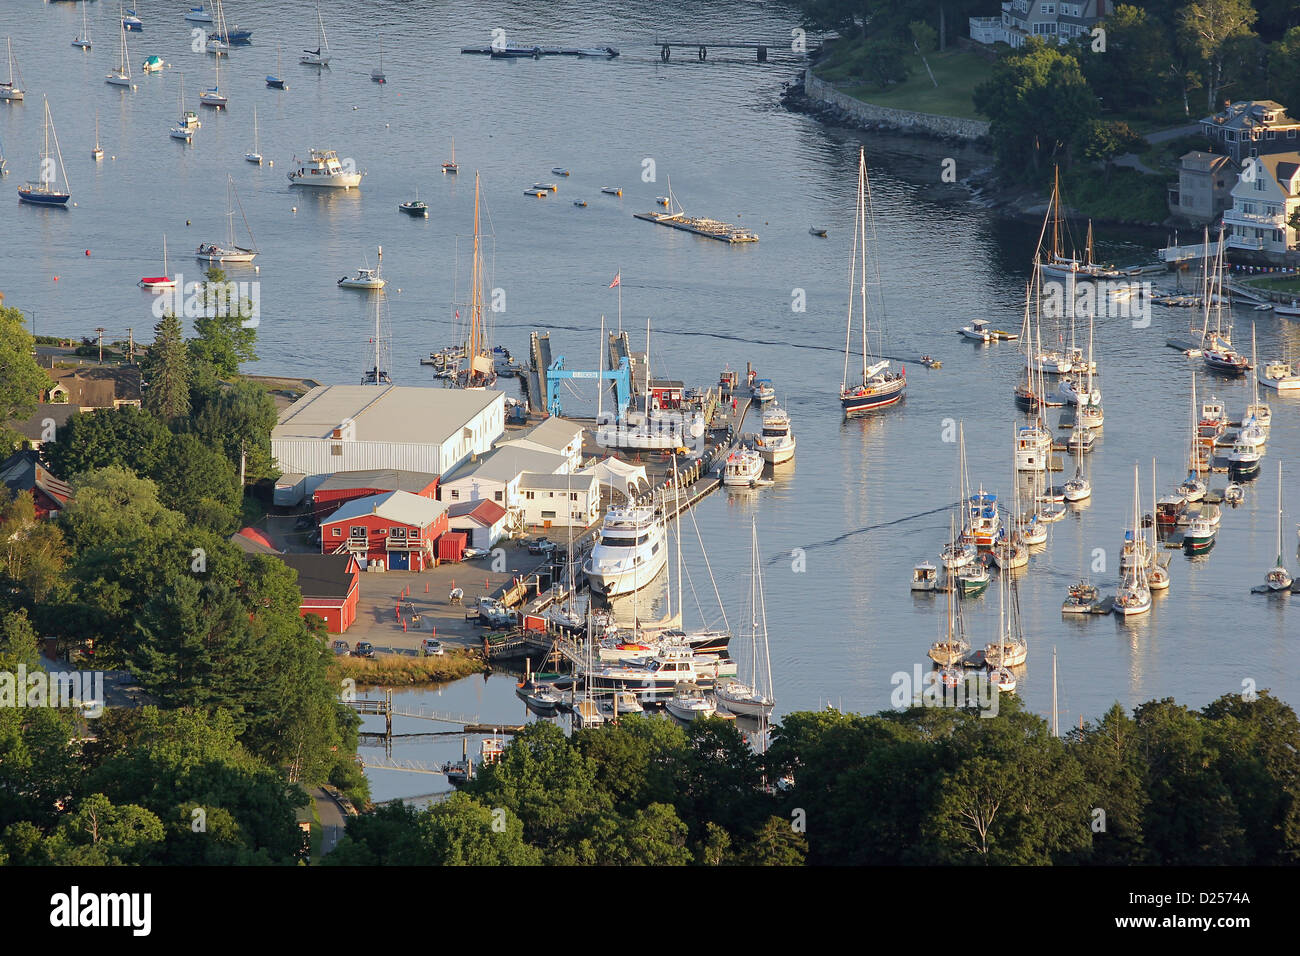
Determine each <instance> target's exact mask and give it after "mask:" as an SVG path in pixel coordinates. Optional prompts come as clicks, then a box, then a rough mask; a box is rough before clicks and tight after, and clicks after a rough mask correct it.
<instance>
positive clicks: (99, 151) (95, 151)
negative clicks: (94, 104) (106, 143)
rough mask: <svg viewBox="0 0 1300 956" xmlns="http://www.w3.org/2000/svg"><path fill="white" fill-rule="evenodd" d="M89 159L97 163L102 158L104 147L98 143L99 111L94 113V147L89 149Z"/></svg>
mask: <svg viewBox="0 0 1300 956" xmlns="http://www.w3.org/2000/svg"><path fill="white" fill-rule="evenodd" d="M90 158H91V159H93V160H94V161H95V162H99V161H100V160H101V159H103V158H104V147H103V146H102V145H101V144H100V142H99V111H98V110H96V112H95V145H94V146H92V147H91V148H90Z"/></svg>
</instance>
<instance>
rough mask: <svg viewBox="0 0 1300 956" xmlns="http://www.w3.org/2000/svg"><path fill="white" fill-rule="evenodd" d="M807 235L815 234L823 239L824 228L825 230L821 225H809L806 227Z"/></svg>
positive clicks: (824, 236) (824, 235) (824, 234)
mask: <svg viewBox="0 0 1300 956" xmlns="http://www.w3.org/2000/svg"><path fill="white" fill-rule="evenodd" d="M808 235H810V236H816V237H817V238H819V239H825V238H826V230H825V229H824V228H823V227H821V226H809V227H808Z"/></svg>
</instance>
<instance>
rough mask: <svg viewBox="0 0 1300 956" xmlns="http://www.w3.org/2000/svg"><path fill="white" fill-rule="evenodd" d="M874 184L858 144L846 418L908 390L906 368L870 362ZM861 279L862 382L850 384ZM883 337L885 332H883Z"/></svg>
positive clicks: (843, 388)
mask: <svg viewBox="0 0 1300 956" xmlns="http://www.w3.org/2000/svg"><path fill="white" fill-rule="evenodd" d="M870 205H871V187H870V185H869V183H868V182H867V153H866V150H865V149H863V148H861V147H859V148H858V205H857V215H856V216H855V217H854V221H853V257H852V258H851V259H850V264H849V319H848V324H847V326H846V327H845V330H844V378H843V380H842V382H841V383H840V406H841V408H842V409H843V410H844V416H845V417H846V418H849V417H852V416H855V415H864V414H867V413H868V412H873V411H876V410H877V409H880V408H886V407H888V406H890V405H893V404H895V403H897V402H898V401H899V400H900V399H901V398H902V397H903V395H904V393H905V392H906V390H907V370H906V369H900V370H899V371H897V372H893V371H890V369H889V360H888V359H881V360H880V361H878V362H874V363H870V364H868V355H869V349H868V343H867V242H868V240H872V241H874V240H875V237H876V223H875V216H874V213H872V215H871V220H870V221H871V235H870V236H868V235H867V222H868V212H869V207H870ZM872 265H873V266H874V267H875V269H874V271H875V274H876V287H877V288H879V287H880V266H879V263H878V262H877V261H876V258H875V256H874V255H873V257H872ZM855 278H856V279H857V280H858V283H859V285H858V295H859V299H860V302H861V318H862V383H861V384H860V385H859V384H854V385H850V384H849V352H850V347H851V340H852V337H853V291H854V290H853V284H854V280H855ZM881 335H882V337H883V333H881Z"/></svg>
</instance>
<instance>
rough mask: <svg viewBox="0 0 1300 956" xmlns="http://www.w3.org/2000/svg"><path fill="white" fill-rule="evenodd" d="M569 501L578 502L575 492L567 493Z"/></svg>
mask: <svg viewBox="0 0 1300 956" xmlns="http://www.w3.org/2000/svg"><path fill="white" fill-rule="evenodd" d="M569 500H570V501H577V500H578V493H577V492H576V491H571V492H569Z"/></svg>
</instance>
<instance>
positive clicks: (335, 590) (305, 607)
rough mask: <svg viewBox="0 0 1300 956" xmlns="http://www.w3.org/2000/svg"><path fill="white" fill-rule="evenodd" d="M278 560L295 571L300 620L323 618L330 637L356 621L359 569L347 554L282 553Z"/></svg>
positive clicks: (358, 596) (355, 561)
mask: <svg viewBox="0 0 1300 956" xmlns="http://www.w3.org/2000/svg"><path fill="white" fill-rule="evenodd" d="M280 557H281V559H282V560H283V561H284V563H285V564H287V565H288V566H289V567H291V568H293V569H294V570H295V571H297V572H298V590H300V591H302V605H301V607H299V609H298V613H299V614H301V615H302V616H303V617H306V616H307V615H308V614H315V615H317V616H319V617H323V618H324V619H325V625H326V626H327V627H328V628H329V631H330V633H331V634H343V633H345V632H346V631H347V629H348V628H349V627H351V626H352V622H353V621H355V620H356V619H357V601H358V600H359V599H360V595H361V567H360V565H359V564H358V563H357V559H356V558H355V557H353V556H352V555H350V554H283V555H280Z"/></svg>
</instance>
